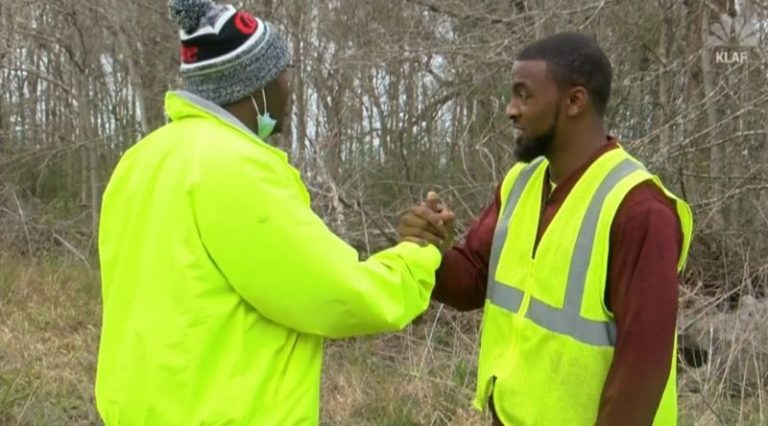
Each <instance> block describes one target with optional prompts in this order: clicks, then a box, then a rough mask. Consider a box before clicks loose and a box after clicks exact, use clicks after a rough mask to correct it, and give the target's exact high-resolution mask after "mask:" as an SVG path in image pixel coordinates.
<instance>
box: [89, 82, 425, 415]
mask: <svg viewBox="0 0 768 426" xmlns="http://www.w3.org/2000/svg"><path fill="white" fill-rule="evenodd" d="M165 107H166V112H167V113H168V116H169V117H170V118H171V120H172V121H171V122H170V123H169V124H167V125H165V126H163V127H162V128H160V129H158V130H156V131H155V132H153V133H152V134H150V135H149V136H147V137H146V138H145V139H143V140H142V141H140V142H139V143H137V144H136V145H134V146H133V147H132V148H131V149H130V150H128V151H127V152H126V153H125V154H124V155H123V157H122V159H121V160H120V163H119V164H118V166H117V168H116V169H115V171H114V173H113V175H112V177H111V179H110V181H109V185H108V186H107V189H106V192H105V194H104V203H103V208H102V212H101V225H100V229H99V256H100V260H101V276H102V297H103V323H102V330H101V343H100V347H99V356H98V366H97V371H96V406H97V408H98V411H99V414H100V415H101V417H102V418H103V420H104V422H105V423H106V425H108V426H117V425H137V426H138V425H146V426H166V425H177V426H182V425H183V426H192V425H259V426H262V425H266V426H272V425H275V426H283V425H316V424H318V423H319V399H320V398H319V394H320V370H321V365H322V353H323V340H324V339H323V338H324V337H331V338H339V337H346V336H355V335H362V334H368V333H374V332H383V331H394V330H399V329H402V328H403V327H405V326H406V325H407V324H408V323H409V322H410V321H412V320H413V319H414V318H415V317H416V316H418V315H419V314H421V313H422V312H424V311H425V310H426V308H427V306H428V304H429V296H430V293H431V292H432V287H433V286H434V279H435V278H434V277H435V270H436V269H437V267H438V266H439V264H440V252H439V250H437V249H436V248H435V247H433V246H428V247H420V246H419V245H417V244H413V243H401V244H399V245H397V246H395V247H392V248H389V249H387V250H384V251H381V252H378V253H376V254H375V255H373V256H371V257H370V258H368V259H367V260H365V261H363V262H361V261H360V259H359V256H358V253H357V251H356V250H355V249H354V248H353V247H351V246H349V245H348V244H346V243H345V242H344V241H343V240H341V239H340V238H339V237H337V236H336V235H334V234H333V232H331V231H330V230H329V229H328V228H327V227H326V226H325V224H324V223H323V221H322V220H321V219H320V218H319V217H318V216H317V215H316V214H314V213H313V212H312V210H311V208H310V199H309V194H308V192H307V189H306V187H305V186H304V184H303V183H302V181H301V179H300V177H299V173H298V171H297V170H295V169H294V168H293V167H291V165H290V164H289V163H288V161H287V155H286V154H285V153H284V152H283V151H281V150H279V149H277V148H275V147H272V146H270V145H267V144H266V143H264V142H263V141H261V140H260V139H259V138H258V137H257V136H256V135H255V134H253V132H251V131H250V130H249V129H248V128H246V127H245V126H244V125H243V124H242V123H240V122H239V121H238V120H237V119H236V118H235V117H234V116H232V115H231V114H229V113H228V112H227V111H226V110H224V109H222V108H221V107H219V106H217V105H214V104H212V103H210V102H208V101H206V100H204V99H201V98H199V97H197V96H194V95H193V94H190V93H186V92H171V93H169V94H168V95H167V96H166V105H165Z"/></svg>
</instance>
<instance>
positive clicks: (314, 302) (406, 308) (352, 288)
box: [188, 154, 441, 338]
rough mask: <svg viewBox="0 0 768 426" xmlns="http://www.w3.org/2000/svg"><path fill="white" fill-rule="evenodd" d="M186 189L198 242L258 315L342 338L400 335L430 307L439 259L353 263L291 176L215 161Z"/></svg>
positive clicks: (399, 256)
mask: <svg viewBox="0 0 768 426" xmlns="http://www.w3.org/2000/svg"><path fill="white" fill-rule="evenodd" d="M212 157H213V158H209V159H207V160H206V161H205V165H204V166H201V172H200V173H199V176H198V178H197V179H196V180H195V182H194V183H192V184H191V185H190V187H189V190H188V191H189V193H190V197H191V199H192V204H193V210H194V212H195V216H196V217H195V219H196V222H197V224H198V232H199V234H200V238H201V240H202V242H203V244H204V246H205V248H206V250H207V251H208V254H209V256H210V257H211V259H212V260H213V262H214V263H215V264H216V265H217V267H218V268H219V269H220V270H221V272H222V273H223V274H224V276H225V277H226V279H227V280H228V281H229V283H230V284H231V285H232V287H233V288H234V290H235V291H237V292H238V293H239V294H240V296H241V297H243V298H244V299H245V300H246V301H247V302H248V303H249V304H251V305H252V306H253V307H254V308H255V309H256V310H257V311H258V312H259V313H260V314H261V315H263V316H264V317H266V318H268V319H270V320H271V321H274V322H276V323H279V324H282V325H284V326H286V327H289V328H292V329H294V330H297V331H300V332H303V333H310V334H316V335H321V336H326V337H331V338H341V337H348V336H355V335H363V334H369V333H376V332H384V331H394V330H400V329H402V328H404V327H405V326H406V325H407V324H408V323H409V322H411V321H412V320H413V319H414V318H416V317H417V316H418V315H420V314H421V313H423V312H424V311H425V310H426V309H427V307H428V304H429V296H430V293H431V291H432V288H433V286H434V276H435V270H436V269H437V267H438V265H439V263H440V258H441V256H440V252H439V250H437V249H436V248H435V247H433V246H431V245H430V246H428V247H420V246H418V245H417V244H413V243H400V244H399V245H397V246H395V247H392V248H390V249H387V250H383V251H381V252H379V253H376V254H375V255H373V256H371V257H370V258H369V259H367V260H366V261H360V259H359V256H358V253H357V251H356V250H355V249H354V248H353V247H351V246H350V245H348V244H346V243H345V242H344V241H343V240H341V239H340V238H339V237H337V236H336V235H335V234H334V233H333V232H331V231H330V230H329V229H328V228H327V227H326V225H325V224H324V223H323V221H322V220H321V219H320V218H319V217H318V216H317V215H316V214H315V213H314V212H313V211H312V210H311V208H310V206H309V202H308V198H307V196H306V195H305V194H306V190H305V189H304V186H303V183H301V182H300V180H299V178H298V175H297V174H296V175H295V174H294V171H293V170H292V169H291V168H290V166H289V165H288V164H287V163H285V164H284V165H282V164H279V163H277V164H276V163H275V161H274V160H272V161H265V160H263V159H260V158H258V157H254V156H244V155H239V156H228V155H220V154H217V155H213V156H212Z"/></svg>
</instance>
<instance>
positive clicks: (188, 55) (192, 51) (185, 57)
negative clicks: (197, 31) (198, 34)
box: [181, 45, 197, 64]
mask: <svg viewBox="0 0 768 426" xmlns="http://www.w3.org/2000/svg"><path fill="white" fill-rule="evenodd" d="M181 61H182V62H184V63H185V64H191V63H192V62H197V46H184V45H182V46H181Z"/></svg>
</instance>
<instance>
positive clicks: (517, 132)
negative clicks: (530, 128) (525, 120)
mask: <svg viewBox="0 0 768 426" xmlns="http://www.w3.org/2000/svg"><path fill="white" fill-rule="evenodd" d="M511 127H512V137H513V138H514V140H515V143H516V144H517V145H520V144H522V142H523V138H524V137H525V129H523V127H522V126H518V125H514V124H513V125H512V126H511Z"/></svg>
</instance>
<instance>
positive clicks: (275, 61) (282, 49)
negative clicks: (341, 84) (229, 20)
mask: <svg viewBox="0 0 768 426" xmlns="http://www.w3.org/2000/svg"><path fill="white" fill-rule="evenodd" d="M169 4H170V5H171V6H170V10H171V15H172V17H173V18H174V19H175V20H176V22H177V23H178V24H179V26H181V28H182V29H184V31H185V32H187V33H193V32H194V31H196V30H197V29H198V28H199V27H200V26H206V25H209V26H214V25H215V23H216V20H218V19H219V18H220V17H221V16H222V15H223V13H224V12H225V11H226V7H225V6H220V5H218V4H215V3H213V2H212V1H211V0H170V2H169ZM193 21H194V22H196V23H195V24H194V28H192V29H191V30H187V29H186V27H185V26H186V25H189V26H191V25H192V24H191V23H192V22H193ZM260 25H263V26H264V31H263V32H258V31H257V32H256V33H254V35H253V36H252V37H256V36H257V35H258V39H257V40H253V43H252V44H251V45H250V46H249V47H248V48H246V49H245V50H243V51H240V52H238V53H237V55H234V56H232V57H229V58H227V59H226V60H215V61H212V62H210V63H206V64H201V65H194V66H191V67H190V66H188V67H185V69H182V70H181V76H182V79H183V82H184V86H183V87H184V89H185V90H187V91H189V92H191V93H194V94H196V95H198V96H200V97H202V98H204V99H208V100H209V101H211V102H213V103H215V104H218V105H228V104H231V103H233V102H237V101H239V100H242V99H245V98H247V97H248V96H250V95H252V94H254V93H256V91H257V90H258V89H261V88H264V87H265V86H266V85H267V84H268V83H270V82H271V81H273V80H275V79H276V78H277V76H278V75H280V73H281V72H282V71H284V70H285V69H286V68H287V67H288V62H289V57H288V46H287V44H286V42H285V40H284V39H283V38H282V36H281V35H280V34H279V33H278V32H277V30H276V28H275V27H274V26H273V25H272V24H270V23H269V22H266V21H263V20H261V21H260Z"/></svg>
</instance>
